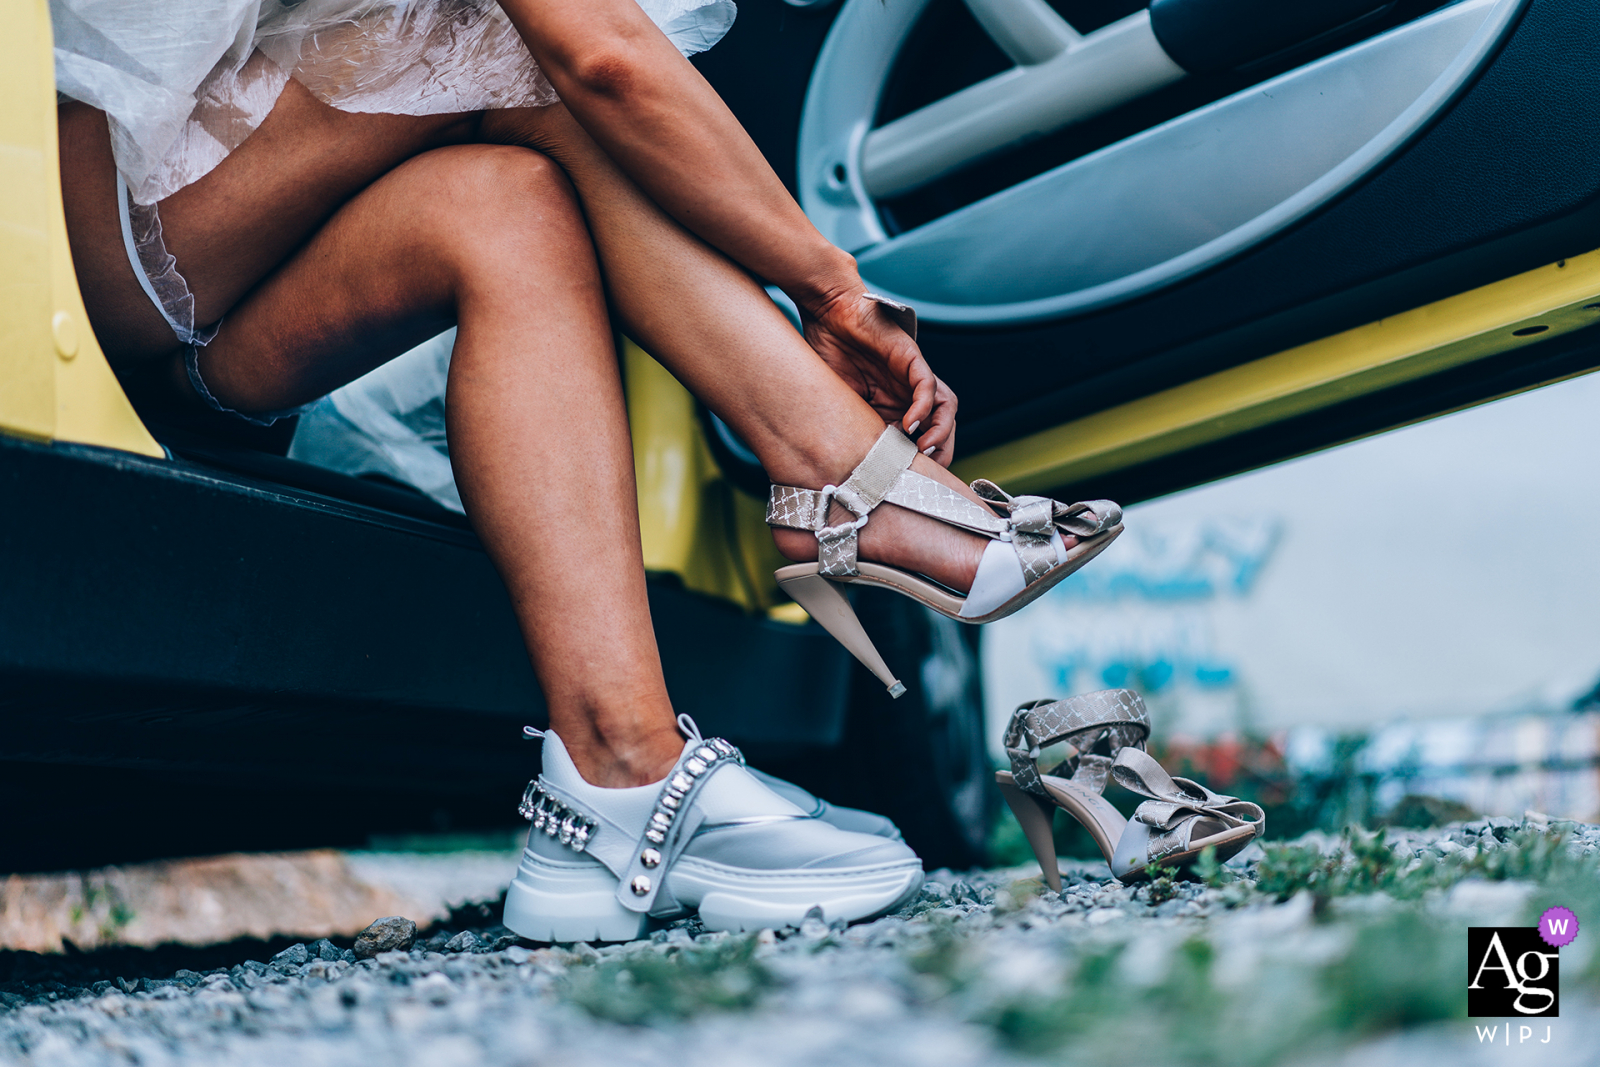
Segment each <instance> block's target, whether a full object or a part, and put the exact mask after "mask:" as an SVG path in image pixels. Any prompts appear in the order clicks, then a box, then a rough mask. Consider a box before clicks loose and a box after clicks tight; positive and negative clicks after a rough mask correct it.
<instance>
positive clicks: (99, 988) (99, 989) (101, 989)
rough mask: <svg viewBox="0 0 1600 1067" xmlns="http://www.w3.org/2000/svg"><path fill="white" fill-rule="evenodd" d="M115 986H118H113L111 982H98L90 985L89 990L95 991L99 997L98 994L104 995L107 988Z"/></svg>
mask: <svg viewBox="0 0 1600 1067" xmlns="http://www.w3.org/2000/svg"><path fill="white" fill-rule="evenodd" d="M114 988H116V987H115V986H113V985H112V984H111V983H110V982H96V983H95V984H94V985H92V986H90V987H89V992H91V993H93V994H94V995H95V996H97V997H98V996H101V995H103V994H104V993H105V992H106V990H108V989H114Z"/></svg>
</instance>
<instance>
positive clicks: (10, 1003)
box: [0, 993, 28, 1008]
mask: <svg viewBox="0 0 1600 1067" xmlns="http://www.w3.org/2000/svg"><path fill="white" fill-rule="evenodd" d="M27 1002H28V998H27V997H19V996H17V995H16V994H15V993H0V1006H3V1007H7V1008H20V1007H22V1006H23V1005H24V1004H26V1003H27Z"/></svg>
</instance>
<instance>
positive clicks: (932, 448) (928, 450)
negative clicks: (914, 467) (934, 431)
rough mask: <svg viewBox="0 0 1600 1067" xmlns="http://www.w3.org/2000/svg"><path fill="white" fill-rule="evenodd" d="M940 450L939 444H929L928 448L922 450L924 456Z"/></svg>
mask: <svg viewBox="0 0 1600 1067" xmlns="http://www.w3.org/2000/svg"><path fill="white" fill-rule="evenodd" d="M938 450H939V446H938V445H929V446H928V447H927V448H924V449H923V450H922V454H923V455H924V456H931V455H933V454H934V453H935V452H937V451H938Z"/></svg>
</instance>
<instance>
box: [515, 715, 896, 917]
mask: <svg viewBox="0 0 1600 1067" xmlns="http://www.w3.org/2000/svg"><path fill="white" fill-rule="evenodd" d="M679 723H680V724H681V725H682V726H683V728H684V732H685V733H686V734H688V735H689V740H688V741H687V742H686V743H685V744H684V747H683V754H682V755H681V756H679V757H678V762H677V765H676V766H675V767H674V768H673V770H672V772H671V773H670V774H668V775H667V776H666V778H664V779H663V780H662V781H660V782H657V783H655V784H653V785H646V786H638V787H635V788H632V789H603V788H600V787H599V786H593V785H590V784H589V783H588V782H586V781H584V780H583V777H582V776H581V775H580V774H579V773H578V771H577V768H576V767H574V766H573V764H572V759H571V757H570V756H568V754H567V750H566V747H565V746H564V745H562V743H561V739H560V738H558V737H557V736H556V735H555V734H552V733H546V734H545V735H544V770H543V773H541V774H540V775H539V777H538V778H537V779H536V780H535V781H532V782H529V783H528V789H527V792H526V793H525V794H524V796H523V805H522V812H523V814H524V816H526V817H528V818H530V819H532V821H533V828H532V829H531V830H530V832H529V834H528V847H527V848H526V849H525V850H524V851H523V854H522V863H521V864H520V865H519V866H518V868H517V874H516V877H515V878H513V879H512V882H511V887H510V889H509V890H508V892H507V895H506V908H505V924H506V925H507V926H508V927H510V928H511V929H512V930H514V931H516V932H517V933H518V934H520V935H522V936H523V937H526V938H528V939H529V940H533V941H627V940H632V939H634V938H637V937H641V936H643V935H644V934H645V932H646V931H647V930H648V928H649V925H650V923H651V922H652V921H653V920H655V921H662V920H670V919H675V918H679V917H681V916H684V915H688V914H690V913H691V912H694V911H696V910H698V911H699V913H700V919H701V921H702V922H704V923H705V925H706V928H707V929H710V930H757V929H761V928H763V927H782V926H798V925H800V923H801V922H802V921H803V920H804V919H805V918H806V917H807V916H808V915H819V916H820V917H821V918H822V919H823V921H825V922H830V923H831V922H834V921H836V920H840V919H842V920H844V921H846V922H853V921H855V920H857V919H865V918H868V917H870V916H873V915H879V914H882V913H883V912H886V911H890V910H892V909H893V908H895V907H897V906H899V905H900V904H901V903H902V902H904V901H906V900H908V899H910V898H911V897H912V896H914V895H915V894H916V892H917V890H918V889H920V888H921V887H922V861H920V860H919V859H917V856H916V853H914V852H912V851H911V850H910V849H909V848H907V847H906V846H905V845H904V844H903V843H901V842H900V841H898V840H893V839H890V838H887V837H883V836H879V835H876V834H871V833H860V832H855V831H850V830H842V829H840V828H838V827H837V826H834V825H831V824H830V823H828V822H824V821H823V820H821V819H818V818H814V817H812V816H811V815H809V814H807V812H806V811H804V810H802V809H801V808H800V807H798V806H796V805H795V804H793V803H791V802H790V801H789V800H786V799H785V798H783V797H782V796H779V795H778V793H776V792H774V791H773V790H772V789H771V788H769V787H767V786H766V785H764V784H762V782H761V781H760V780H758V779H757V778H756V777H755V775H754V774H753V773H752V772H751V771H750V770H748V769H747V768H746V767H745V766H744V757H743V756H742V755H740V753H739V750H738V749H737V748H735V747H734V746H733V745H731V744H729V743H728V742H727V741H724V740H722V739H721V738H711V739H703V738H701V736H700V733H699V731H698V730H697V729H696V728H695V726H694V723H693V722H692V721H690V720H689V719H688V717H687V716H680V717H679ZM807 795H809V794H807Z"/></svg>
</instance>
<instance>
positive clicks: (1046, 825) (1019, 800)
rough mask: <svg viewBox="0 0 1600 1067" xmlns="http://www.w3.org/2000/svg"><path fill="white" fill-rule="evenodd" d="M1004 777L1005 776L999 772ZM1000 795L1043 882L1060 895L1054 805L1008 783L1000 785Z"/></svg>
mask: <svg viewBox="0 0 1600 1067" xmlns="http://www.w3.org/2000/svg"><path fill="white" fill-rule="evenodd" d="M1002 773H1004V772H1002ZM998 784H999V786H1000V795H1001V796H1002V797H1004V798H1005V801H1006V807H1008V808H1010V809H1011V814H1013V815H1015V816H1016V817H1017V822H1018V823H1019V824H1021V826H1022V836H1023V837H1026V838H1027V839H1028V846H1029V847H1030V848H1032V849H1033V855H1034V857H1035V858H1036V859H1037V860H1038V861H1039V869H1040V870H1041V871H1043V872H1044V880H1045V882H1046V883H1047V884H1048V885H1049V886H1050V888H1051V889H1053V890H1055V891H1056V892H1057V893H1059V892H1061V864H1060V863H1059V862H1057V860H1056V837H1055V827H1054V826H1053V825H1052V824H1053V823H1054V822H1055V813H1056V809H1055V805H1054V804H1051V803H1050V802H1049V801H1048V800H1045V799H1044V798H1042V797H1036V796H1033V795H1031V794H1029V793H1024V792H1023V791H1022V790H1020V789H1018V788H1017V787H1016V786H1014V785H1012V784H1011V783H1010V782H1000V783H998Z"/></svg>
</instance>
